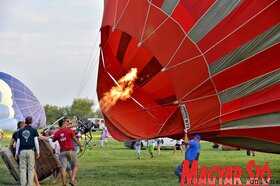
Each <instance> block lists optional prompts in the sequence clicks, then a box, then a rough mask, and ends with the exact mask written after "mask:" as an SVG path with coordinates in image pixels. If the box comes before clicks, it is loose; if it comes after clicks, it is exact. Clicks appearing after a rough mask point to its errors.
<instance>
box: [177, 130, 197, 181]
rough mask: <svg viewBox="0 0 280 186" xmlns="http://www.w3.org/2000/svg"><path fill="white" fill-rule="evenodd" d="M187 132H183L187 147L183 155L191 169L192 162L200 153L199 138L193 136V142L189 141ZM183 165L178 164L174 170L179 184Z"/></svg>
mask: <svg viewBox="0 0 280 186" xmlns="http://www.w3.org/2000/svg"><path fill="white" fill-rule="evenodd" d="M187 132H188V131H187V130H185V144H186V145H188V148H187V151H186V153H185V160H186V161H188V162H189V168H191V167H192V162H193V161H194V160H198V158H199V152H200V143H199V142H200V140H201V137H200V136H199V135H195V136H194V138H193V140H190V141H189V138H188V135H187ZM183 163H184V162H182V163H180V164H179V165H178V167H177V169H176V170H175V172H174V173H175V175H176V176H177V177H178V179H179V182H180V181H181V178H182V170H183Z"/></svg>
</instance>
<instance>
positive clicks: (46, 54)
mask: <svg viewBox="0 0 280 186" xmlns="http://www.w3.org/2000/svg"><path fill="white" fill-rule="evenodd" d="M102 13H103V0H82V1H81V0H47V1H43V0H1V1H0V71H2V72H5V73H7V74H10V75H12V76H14V77H16V78H17V79H19V80H20V81H21V82H22V83H24V84H25V85H26V86H27V87H28V88H29V89H30V90H31V91H32V92H33V93H34V94H35V96H36V97H37V98H38V99H39V100H40V101H41V103H42V104H52V105H58V106H67V105H71V103H72V101H73V99H74V98H76V96H77V95H78V91H79V90H80V88H79V87H80V84H81V82H85V80H83V77H84V73H88V74H90V75H91V76H90V77H89V78H88V82H87V84H86V85H85V88H84V89H83V91H82V93H81V94H80V97H82V98H84V97H88V98H90V99H94V98H95V97H96V75H97V74H96V73H97V69H98V68H97V67H98V65H96V66H95V68H94V71H93V72H92V73H89V69H90V68H91V69H93V67H94V66H93V65H94V64H95V63H96V59H97V58H98V57H99V56H97V53H98V50H99V49H98V47H97V46H94V45H98V44H99V40H100V38H99V37H100V35H99V29H100V25H101V20H102ZM96 40H97V41H96ZM93 49H94V50H93ZM86 77H87V76H86ZM84 79H85V77H84ZM82 80H83V81H82Z"/></svg>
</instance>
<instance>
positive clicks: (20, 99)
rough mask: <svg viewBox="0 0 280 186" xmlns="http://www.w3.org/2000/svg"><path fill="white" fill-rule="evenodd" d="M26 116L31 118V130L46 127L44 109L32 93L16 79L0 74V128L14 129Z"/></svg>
mask: <svg viewBox="0 0 280 186" xmlns="http://www.w3.org/2000/svg"><path fill="white" fill-rule="evenodd" d="M27 116H31V117H32V118H33V124H32V127H33V128H42V127H44V126H45V125H46V115H45V111H44V108H43V106H42V105H41V104H40V102H39V100H38V99H37V98H36V97H35V96H34V95H33V93H32V92H31V91H30V90H29V89H28V88H27V87H26V86H25V85H24V84H23V83H21V82H20V81H19V80H17V79H16V78H14V77H12V76H10V75H8V74H6V73H3V72H0V128H1V129H3V130H10V129H16V128H17V122H18V121H24V120H25V117H27Z"/></svg>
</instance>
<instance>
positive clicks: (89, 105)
mask: <svg viewBox="0 0 280 186" xmlns="http://www.w3.org/2000/svg"><path fill="white" fill-rule="evenodd" d="M93 107H94V101H93V100H91V99H88V98H78V99H74V100H73V103H72V104H71V105H70V106H64V107H59V106H56V105H49V104H47V105H44V109H45V113H46V117H47V125H49V124H51V123H53V122H55V121H56V120H57V119H59V118H60V117H62V116H64V115H67V116H69V117H72V116H74V115H77V116H79V118H80V119H82V118H96V117H98V118H100V117H103V116H102V113H101V111H100V110H97V111H94V110H93Z"/></svg>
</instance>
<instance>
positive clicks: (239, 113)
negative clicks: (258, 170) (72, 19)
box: [97, 0, 280, 154]
mask: <svg viewBox="0 0 280 186" xmlns="http://www.w3.org/2000/svg"><path fill="white" fill-rule="evenodd" d="M279 12H280V2H279V0H266V1H252V0H244V1H239V0H232V1H214V0H205V1H200V0H188V1H186V0H181V1H179V0H151V1H147V0H119V1H109V0H105V1H104V16H103V21H102V26H101V45H100V47H101V54H100V63H99V74H98V85H97V93H98V97H99V99H102V97H103V95H104V93H106V92H108V91H109V90H110V88H111V87H112V86H115V85H116V81H117V80H118V79H120V78H121V77H122V76H124V75H125V74H126V73H127V72H128V71H129V70H130V69H131V68H136V69H137V79H136V80H135V84H136V85H135V86H134V88H133V93H132V95H131V98H129V99H126V100H119V101H117V103H116V104H115V105H114V106H112V107H111V108H110V109H109V110H102V111H103V114H104V117H105V119H106V125H107V127H108V129H109V131H110V134H112V136H113V137H114V138H116V139H117V140H119V141H126V140H131V139H146V138H156V137H160V136H168V137H172V138H182V137H183V135H184V129H185V128H189V135H190V137H191V136H193V135H194V134H200V135H201V136H202V139H203V140H208V141H213V142H216V143H221V144H226V145H230V146H235V147H240V148H246V149H253V150H257V151H264V152H270V153H278V154H279V153H280V138H279V137H278V135H279V133H280V112H279V111H280V84H279V82H280V61H279V51H280V45H279V40H280V24H279V22H280V14H279Z"/></svg>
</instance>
